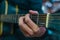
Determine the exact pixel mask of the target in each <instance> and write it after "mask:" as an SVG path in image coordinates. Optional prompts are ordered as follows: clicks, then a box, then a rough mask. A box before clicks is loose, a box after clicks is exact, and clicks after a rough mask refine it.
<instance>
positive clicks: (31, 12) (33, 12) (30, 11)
mask: <svg viewBox="0 0 60 40" xmlns="http://www.w3.org/2000/svg"><path fill="white" fill-rule="evenodd" d="M29 13H30V14H38V11H33V10H29Z"/></svg>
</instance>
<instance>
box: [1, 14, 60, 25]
mask: <svg viewBox="0 0 60 40" xmlns="http://www.w3.org/2000/svg"><path fill="white" fill-rule="evenodd" d="M24 15H25V14H18V15H14V14H9V15H3V14H1V15H0V17H1V18H0V21H2V22H8V23H18V19H19V17H21V16H24ZM30 18H31V19H32V20H33V22H35V23H36V24H37V25H38V26H41V25H44V26H46V24H48V25H51V24H55V25H57V24H59V26H60V13H55V14H49V17H48V16H47V14H37V15H36V14H34V15H30ZM47 18H48V19H47ZM46 20H48V21H46ZM47 22H48V23H47Z"/></svg>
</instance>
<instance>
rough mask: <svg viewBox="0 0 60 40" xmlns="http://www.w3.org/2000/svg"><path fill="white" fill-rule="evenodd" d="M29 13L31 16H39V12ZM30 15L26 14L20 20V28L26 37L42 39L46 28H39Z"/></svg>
mask: <svg viewBox="0 0 60 40" xmlns="http://www.w3.org/2000/svg"><path fill="white" fill-rule="evenodd" d="M29 13H31V14H38V12H37V11H32V10H30V11H29ZM29 16H30V14H26V15H25V16H22V17H20V18H19V27H20V29H21V31H22V33H23V34H24V35H25V36H26V37H40V36H42V35H43V34H44V33H45V31H46V29H45V28H44V27H38V26H37V25H36V24H35V23H34V22H33V21H32V20H31V19H30V17H29Z"/></svg>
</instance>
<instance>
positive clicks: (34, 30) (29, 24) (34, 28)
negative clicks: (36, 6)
mask: <svg viewBox="0 0 60 40" xmlns="http://www.w3.org/2000/svg"><path fill="white" fill-rule="evenodd" d="M25 22H26V24H27V25H28V26H29V27H30V28H31V29H32V30H33V32H37V31H38V30H39V27H38V26H37V25H36V24H35V23H34V22H33V21H32V20H31V19H30V18H29V14H27V15H26V16H25Z"/></svg>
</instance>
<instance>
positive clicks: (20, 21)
mask: <svg viewBox="0 0 60 40" xmlns="http://www.w3.org/2000/svg"><path fill="white" fill-rule="evenodd" d="M23 20H24V17H20V18H19V26H20V29H22V31H23V32H24V31H25V32H26V33H27V34H28V35H33V31H32V30H31V29H30V28H29V27H28V26H27V25H26V24H25V23H24V21H23ZM26 33H24V34H26Z"/></svg>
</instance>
